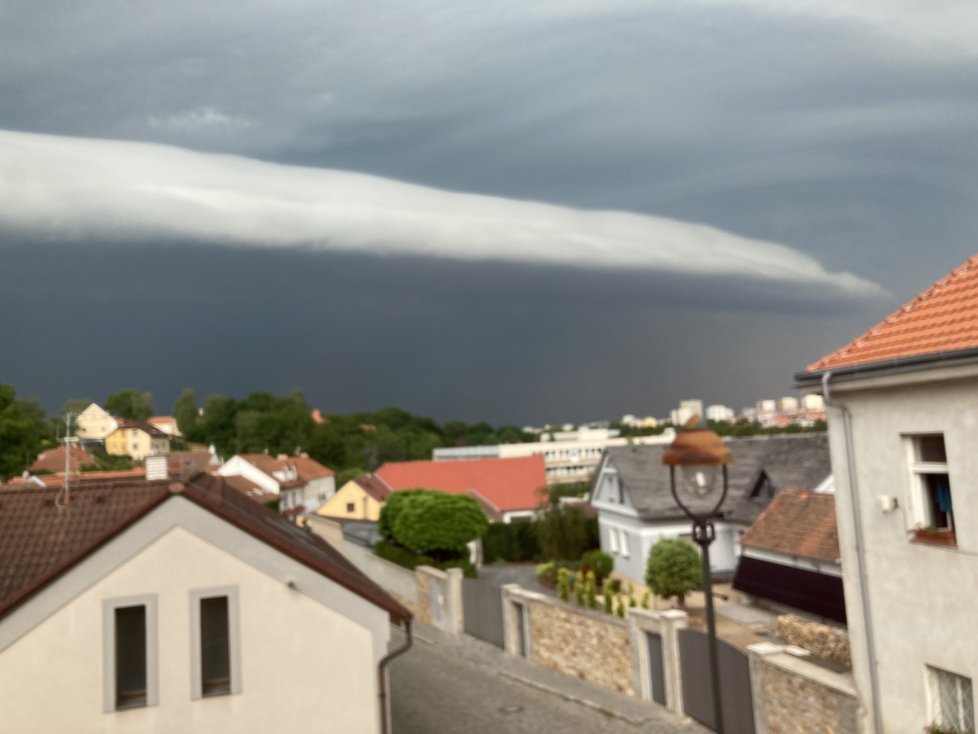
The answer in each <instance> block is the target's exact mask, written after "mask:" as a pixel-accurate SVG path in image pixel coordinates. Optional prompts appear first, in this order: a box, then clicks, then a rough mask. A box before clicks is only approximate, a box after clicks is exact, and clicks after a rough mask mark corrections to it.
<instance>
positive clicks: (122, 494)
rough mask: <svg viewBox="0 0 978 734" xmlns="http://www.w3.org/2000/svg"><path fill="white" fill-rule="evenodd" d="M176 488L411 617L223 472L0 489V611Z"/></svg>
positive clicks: (393, 612) (396, 614)
mask: <svg viewBox="0 0 978 734" xmlns="http://www.w3.org/2000/svg"><path fill="white" fill-rule="evenodd" d="M178 495H179V496H182V497H184V498H185V499H187V500H189V501H190V502H193V503H194V504H196V505H198V506H200V507H202V508H204V509H205V510H207V511H209V512H211V513H213V514H215V515H217V516H218V517H220V518H221V519H223V520H225V521H227V522H228V523H230V524H232V525H234V526H235V527H237V528H238V529H240V530H242V531H243V532H246V533H248V534H250V535H252V536H253V537H255V538H257V539H258V540H260V541H262V542H264V543H266V544H267V545H269V546H271V547H272V548H275V549H276V550H278V551H279V552H281V553H284V554H285V555H287V556H289V557H290V558H292V559H293V560H295V561H297V562H299V563H302V564H304V565H306V566H308V567H309V568H311V569H313V570H314V571H317V572H319V573H320V574H322V575H323V576H326V577H327V578H330V579H332V580H333V581H335V582H336V583H338V584H340V585H341V586H344V587H345V588H347V589H349V590H350V591H352V592H354V593H356V594H358V595H360V596H361V597H363V598H364V599H367V600H368V601H370V602H371V603H373V604H375V605H376V606H378V607H380V608H381V609H384V610H385V611H387V612H388V614H389V615H390V618H391V620H392V621H404V620H407V619H410V617H411V614H410V612H408V611H407V609H405V608H404V607H403V606H402V605H401V604H399V603H398V602H397V601H395V600H394V599H393V598H391V596H390V595H389V594H387V593H386V592H385V591H384V590H383V589H381V588H380V587H379V586H377V585H376V584H375V583H374V582H373V581H371V580H370V579H368V578H367V577H365V576H364V575H363V574H362V573H361V572H360V571H359V570H357V569H356V567H354V566H353V565H352V564H351V563H350V562H349V561H348V560H346V558H344V557H343V556H342V555H341V554H340V553H339V552H338V551H336V550H335V549H334V548H333V547H332V546H330V545H329V544H328V543H326V541H324V540H323V539H321V538H319V537H318V536H316V535H313V534H312V533H310V532H308V531H304V530H301V529H299V528H297V527H295V526H294V525H292V524H290V523H289V522H288V521H287V520H285V519H284V518H282V517H280V516H279V515H278V514H277V513H275V512H272V511H271V510H269V509H267V508H265V507H262V506H261V505H259V504H258V503H256V502H253V501H251V500H250V499H248V498H247V497H245V496H244V495H242V494H241V493H240V492H238V491H236V490H235V489H232V488H231V487H229V486H228V484H227V482H226V481H225V480H224V478H222V477H215V476H211V475H209V474H203V473H202V474H198V475H197V476H195V477H193V478H191V479H189V480H186V481H184V482H170V481H167V480H163V481H155V482H146V481H143V482H129V483H128V484H125V485H121V484H118V483H115V484H111V485H106V484H99V483H89V484H87V485H85V486H81V487H77V488H73V489H72V490H71V493H70V498H69V500H68V502H67V503H65V502H64V495H63V494H61V493H59V492H58V491H57V490H54V489H23V490H11V491H9V492H4V493H2V494H0V558H2V559H3V563H2V564H0V618H2V617H3V616H4V615H6V614H8V613H9V612H10V611H11V610H13V609H14V608H16V607H17V606H18V605H20V604H21V603H22V602H24V601H25V600H26V599H28V598H30V597H31V596H32V595H33V594H35V593H37V592H38V591H39V590H41V589H42V588H44V587H45V586H46V585H47V584H49V583H50V582H52V581H53V580H55V579H56V578H58V577H59V576H61V575H62V574H64V573H66V572H68V571H69V570H70V569H71V568H72V567H73V566H74V565H75V564H76V563H78V562H79V561H81V560H82V559H84V558H85V557H86V556H88V555H89V554H90V553H92V552H93V551H95V550H96V549H97V548H99V547H101V546H102V545H104V544H105V543H107V542H109V541H110V540H112V538H114V537H115V536H116V535H118V534H119V533H121V532H122V531H123V530H125V529H126V528H128V527H129V526H131V525H132V524H133V523H135V522H136V521H137V520H138V519H140V518H141V517H143V516H144V515H146V514H147V513H149V512H152V511H153V510H154V509H155V508H156V507H158V506H160V505H162V504H163V503H164V502H167V501H168V500H170V499H172V498H173V497H175V496H178ZM56 501H57V502H56Z"/></svg>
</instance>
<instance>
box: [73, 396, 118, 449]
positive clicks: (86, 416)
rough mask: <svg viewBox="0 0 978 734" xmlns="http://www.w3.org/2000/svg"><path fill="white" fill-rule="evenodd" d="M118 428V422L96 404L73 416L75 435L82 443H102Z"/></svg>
mask: <svg viewBox="0 0 978 734" xmlns="http://www.w3.org/2000/svg"><path fill="white" fill-rule="evenodd" d="M118 427H119V422H118V421H117V420H116V419H115V418H113V417H112V416H111V415H109V414H108V413H107V412H106V411H105V409H104V408H102V407H101V406H100V405H98V404H97V403H92V404H91V405H89V406H88V407H87V408H85V410H83V411H82V412H81V413H79V414H78V415H77V416H75V435H76V436H77V437H78V438H80V439H82V440H83V441H104V440H105V439H106V438H108V436H109V434H110V433H112V432H113V431H115V430H116V429H117V428H118Z"/></svg>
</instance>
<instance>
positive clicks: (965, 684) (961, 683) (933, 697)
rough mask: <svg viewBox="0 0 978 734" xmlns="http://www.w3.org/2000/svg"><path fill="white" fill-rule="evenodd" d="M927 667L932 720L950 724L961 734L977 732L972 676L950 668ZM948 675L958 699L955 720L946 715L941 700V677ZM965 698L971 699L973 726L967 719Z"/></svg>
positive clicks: (929, 705)
mask: <svg viewBox="0 0 978 734" xmlns="http://www.w3.org/2000/svg"><path fill="white" fill-rule="evenodd" d="M926 669H927V710H928V713H929V715H930V721H931V722H934V723H937V724H941V725H943V726H949V727H952V728H954V729H955V731H959V732H961V734H975V722H974V711H975V709H974V695H973V688H972V684H971V678H969V677H968V676H966V675H959V674H958V673H954V672H952V671H950V670H944V669H943V668H938V667H936V666H933V665H928V666H926ZM944 676H947V677H948V678H950V681H949V682H950V683H952V684H953V685H954V687H955V689H956V698H957V701H956V702H955V703H956V707H957V712H956V713H955V714H954V718H953V720H951V721H949V720H948V718H947V717H945V715H944V713H945V712H944V707H943V705H942V701H941V678H942V677H944ZM965 699H968V700H970V701H971V707H970V708H971V716H972V721H971V726H970V727H968V726H967V725H966V724H967V722H966V720H965V711H966V707H965Z"/></svg>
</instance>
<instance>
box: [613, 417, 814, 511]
mask: <svg viewBox="0 0 978 734" xmlns="http://www.w3.org/2000/svg"><path fill="white" fill-rule="evenodd" d="M725 443H726V444H727V445H728V446H729V447H730V451H731V453H732V454H733V464H731V465H730V466H729V468H728V476H729V490H728V492H727V498H726V500H725V501H724V504H723V507H721V508H720V511H721V512H722V513H723V516H724V517H725V518H726V519H728V520H732V521H735V522H741V523H744V524H745V525H749V524H751V523H752V522H754V520H756V519H757V517H758V515H760V514H761V512H762V511H763V510H764V508H765V507H767V504H768V502H770V501H771V499H772V498H773V497H774V495H775V494H777V493H778V492H780V491H781V490H782V489H814V488H815V487H817V486H818V485H819V484H821V483H822V482H823V481H824V480H825V479H826V478H828V476H829V475H830V474H831V473H832V465H831V463H830V462H829V444H828V435H827V434H826V433H821V432H820V433H801V434H778V435H773V436H752V437H749V438H730V439H725ZM666 448H668V446H665V445H662V444H658V445H645V446H639V445H634V446H613V447H609V448H608V449H606V453H607V462H608V463H609V464H610V465H611V466H613V467H614V468H615V469H616V470H617V472H618V481H619V482H620V483H621V486H622V488H623V489H624V491H625V492H626V493H627V495H628V498H629V500H630V501H631V504H632V506H633V507H634V508H635V509H636V511H637V512H638V514H639V517H641V518H642V519H643V520H671V519H675V518H682V517H685V515H684V514H683V513H682V510H680V509H679V508H678V507H677V506H676V503H675V501H674V500H673V498H672V492H671V491H670V489H669V467H667V466H665V465H664V464H663V463H662V453H663V452H664V451H665V450H666ZM765 475H766V477H767V479H768V482H765V481H764V477H765Z"/></svg>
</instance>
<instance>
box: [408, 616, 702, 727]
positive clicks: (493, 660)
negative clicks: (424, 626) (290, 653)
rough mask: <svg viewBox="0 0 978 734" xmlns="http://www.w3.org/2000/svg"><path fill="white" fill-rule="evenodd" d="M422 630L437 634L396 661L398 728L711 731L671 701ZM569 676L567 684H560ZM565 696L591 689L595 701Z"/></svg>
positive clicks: (578, 695)
mask: <svg viewBox="0 0 978 734" xmlns="http://www.w3.org/2000/svg"><path fill="white" fill-rule="evenodd" d="M420 635H421V636H423V637H426V638H427V639H429V640H432V641H425V640H424V639H418V638H416V640H415V644H414V647H413V648H412V649H411V650H410V651H409V652H408V653H407V654H405V655H403V656H401V657H399V658H397V659H395V660H394V661H393V662H392V663H391V668H390V677H391V718H392V720H393V734H540V733H541V732H560V733H561V734H638V732H643V733H646V734H647V733H648V732H657V733H659V734H698V733H699V732H703V731H705V730H704V729H702V728H700V727H699V726H697V725H695V724H683V723H680V722H679V721H678V720H677V719H676V718H675V717H674V716H672V714H670V713H669V712H667V711H665V710H664V709H660V708H658V707H655V706H651V705H647V704H640V703H639V702H637V701H636V700H635V699H630V698H627V697H624V696H619V695H617V694H610V693H606V692H604V691H599V690H597V689H593V690H592V689H591V688H590V687H589V686H584V687H583V688H582V684H581V682H580V681H577V680H576V679H570V678H566V677H565V676H559V675H558V674H555V673H552V672H551V671H544V670H541V669H539V668H536V667H535V666H531V665H529V664H528V663H526V662H525V661H523V660H518V659H516V658H513V657H512V656H505V655H503V654H502V651H499V650H498V649H497V648H494V647H492V646H490V645H485V644H483V643H481V642H479V641H477V640H473V639H471V638H466V637H463V638H460V639H452V638H446V637H443V636H439V635H437V634H431V633H430V632H428V633H425V632H424V631H421V632H420ZM565 678H566V680H564V679H565ZM565 683H566V684H567V687H566V690H563V691H562V690H560V689H557V688H556V686H564V684H565ZM539 686H542V687H543V688H548V689H550V690H542V689H541V687H539ZM582 691H583V693H582ZM565 696H570V697H571V698H578V699H579V698H581V697H587V699H588V700H589V701H590V702H591V705H585V704H583V703H579V702H578V701H575V700H568V698H566V697H565ZM612 711H614V713H612ZM619 716H624V717H625V719H624V720H623V719H622V718H619Z"/></svg>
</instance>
